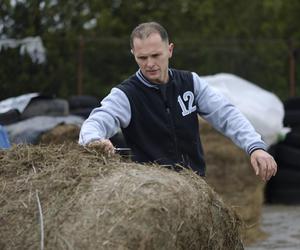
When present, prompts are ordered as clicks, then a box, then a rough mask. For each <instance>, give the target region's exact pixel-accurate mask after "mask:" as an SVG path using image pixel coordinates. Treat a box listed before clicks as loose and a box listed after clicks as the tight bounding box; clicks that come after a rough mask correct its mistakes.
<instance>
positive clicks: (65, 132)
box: [39, 124, 80, 144]
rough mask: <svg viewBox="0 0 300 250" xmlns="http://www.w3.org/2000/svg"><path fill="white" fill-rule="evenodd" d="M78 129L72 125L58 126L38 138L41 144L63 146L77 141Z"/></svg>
mask: <svg viewBox="0 0 300 250" xmlns="http://www.w3.org/2000/svg"><path fill="white" fill-rule="evenodd" d="M79 132H80V128H79V127H78V126H76V125H74V124H60V125H57V126H56V127H54V128H53V129H51V130H49V131H47V132H45V133H43V134H42V135H41V137H40V140H39V143H41V144H63V143H66V142H67V143H68V142H76V141H78V137H79Z"/></svg>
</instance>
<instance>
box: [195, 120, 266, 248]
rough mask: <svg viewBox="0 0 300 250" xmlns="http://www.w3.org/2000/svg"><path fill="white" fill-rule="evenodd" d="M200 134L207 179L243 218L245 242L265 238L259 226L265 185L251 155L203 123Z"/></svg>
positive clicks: (249, 242)
mask: <svg viewBox="0 0 300 250" xmlns="http://www.w3.org/2000/svg"><path fill="white" fill-rule="evenodd" d="M200 133H201V138H202V143H203V147H204V152H205V159H206V163H207V169H206V180H207V182H208V184H209V185H210V186H211V187H212V188H213V189H214V190H215V191H216V192H217V193H218V194H220V195H221V197H222V198H223V200H224V201H225V203H227V204H228V205H230V206H231V207H232V208H233V209H234V210H235V211H236V213H237V214H238V215H239V216H240V218H241V219H242V221H243V225H244V226H243V230H242V238H243V242H244V243H245V244H246V245H249V244H251V243H253V242H255V241H257V240H261V239H263V238H265V237H266V234H265V233H264V232H263V231H262V230H261V224H260V222H261V213H262V205H263V202H264V186H265V184H264V182H263V181H261V180H260V178H259V177H257V176H256V175H255V173H254V171H253V169H252V166H251V165H250V159H249V156H248V155H247V154H246V153H245V152H244V151H243V150H241V149H240V148H238V147H237V146H235V145H234V144H233V142H232V141H230V140H229V139H228V138H226V137H224V136H223V135H221V134H220V133H219V132H217V131H216V130H215V129H213V128H212V127H211V126H210V125H209V124H208V123H206V122H205V121H203V120H200Z"/></svg>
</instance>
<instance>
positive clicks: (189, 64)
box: [0, 0, 300, 100]
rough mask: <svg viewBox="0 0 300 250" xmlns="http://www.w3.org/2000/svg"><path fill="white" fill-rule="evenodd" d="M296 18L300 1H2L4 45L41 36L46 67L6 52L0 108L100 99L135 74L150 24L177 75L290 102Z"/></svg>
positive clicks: (299, 34) (0, 54)
mask: <svg viewBox="0 0 300 250" xmlns="http://www.w3.org/2000/svg"><path fill="white" fill-rule="evenodd" d="M298 13H300V2H299V1H298V0H288V1H284V0H253V1H234V0H223V1H218V0H199V1H195V0H173V1H158V0H143V1H141V0H132V1H125V0H111V1H107V0H106V1H104V0H90V1H83V0H78V1H71V0H66V1H54V0H31V1H29V0H23V1H20V0H15V1H11V0H3V1H2V2H1V5H0V39H4V38H14V39H21V38H24V37H29V36H40V37H41V39H42V41H43V44H44V46H45V48H46V57H47V60H46V62H45V63H43V64H36V63H33V62H32V60H31V59H30V57H29V56H28V55H20V53H19V51H18V50H17V49H2V50H1V51H0V100H1V99H4V98H7V97H10V96H15V95H19V94H23V93H26V92H33V91H38V92H43V93H45V94H51V95H58V96H62V97H68V96H71V95H75V94H78V93H83V94H92V95H96V96H98V97H102V96H103V95H105V94H106V93H107V92H108V91H109V89H110V88H111V87H112V86H114V85H116V84H118V83H119V82H121V81H122V80H123V79H124V78H126V77H127V76H129V75H131V74H133V73H134V72H135V71H136V69H137V66H136V64H135V62H134V59H133V57H132V56H131V54H130V48H129V35H130V32H131V30H132V29H133V28H134V27H135V26H136V25H137V24H139V23H141V22H145V21H158V22H160V23H161V24H163V25H164V26H165V27H166V28H167V30H168V32H169V35H170V40H172V41H173V42H174V43H175V51H174V56H173V58H172V59H171V67H176V68H181V69H186V70H192V71H196V72H198V73H199V74H200V75H211V74H215V73H220V72H228V73H233V74H236V75H239V76H241V77H243V78H245V79H247V80H249V81H252V82H254V83H256V84H258V85H260V86H262V87H264V88H266V89H267V90H270V91H273V92H274V93H276V94H277V95H278V96H280V97H281V98H282V99H284V98H287V96H288V95H289V94H290V92H289V81H290V77H291V72H290V69H291V58H293V59H294V63H295V65H294V66H295V68H296V69H297V66H299V62H298V61H297V56H298V51H299V47H300V44H299V43H300V30H299V28H298V24H299V23H300V20H299V19H300V16H299V15H298ZM294 74H295V76H294V77H295V79H296V81H297V79H299V74H300V73H299V71H296V72H295V73H294ZM296 90H297V92H296V94H299V93H300V91H299V89H298V88H297V89H296Z"/></svg>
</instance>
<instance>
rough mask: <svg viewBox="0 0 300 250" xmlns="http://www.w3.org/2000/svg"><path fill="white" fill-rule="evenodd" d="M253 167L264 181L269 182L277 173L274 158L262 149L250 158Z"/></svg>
mask: <svg viewBox="0 0 300 250" xmlns="http://www.w3.org/2000/svg"><path fill="white" fill-rule="evenodd" d="M250 160H251V164H252V167H253V169H254V171H255V174H256V175H259V176H260V177H261V179H262V180H263V181H268V180H270V178H271V177H272V176H274V175H275V174H276V172H277V164H276V162H275V160H274V158H273V157H272V156H271V155H270V154H269V153H267V152H266V151H264V150H262V149H257V150H255V151H254V152H253V153H252V154H251V156H250Z"/></svg>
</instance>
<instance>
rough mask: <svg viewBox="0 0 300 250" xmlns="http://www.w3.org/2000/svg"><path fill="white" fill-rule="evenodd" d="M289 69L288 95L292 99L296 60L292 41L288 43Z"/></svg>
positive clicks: (294, 86)
mask: <svg viewBox="0 0 300 250" xmlns="http://www.w3.org/2000/svg"><path fill="white" fill-rule="evenodd" d="M289 68H290V70H289V71H290V73H289V74H290V77H289V78H290V83H289V85H290V86H289V89H290V91H289V95H290V97H293V96H295V95H296V58H295V49H294V46H293V42H292V41H289Z"/></svg>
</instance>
